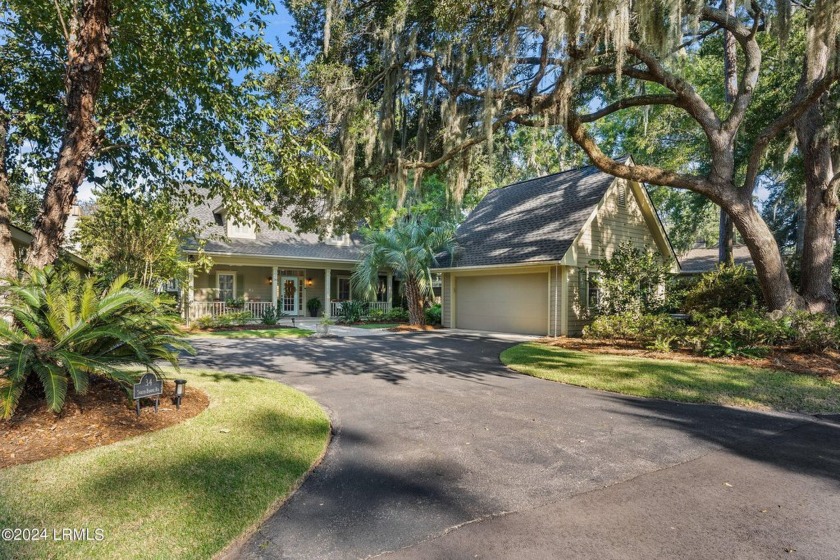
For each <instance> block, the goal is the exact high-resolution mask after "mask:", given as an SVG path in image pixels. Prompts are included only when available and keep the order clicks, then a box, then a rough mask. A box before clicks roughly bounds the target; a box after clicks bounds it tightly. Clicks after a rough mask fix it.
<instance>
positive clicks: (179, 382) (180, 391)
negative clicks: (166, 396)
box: [175, 379, 187, 410]
mask: <svg viewBox="0 0 840 560" xmlns="http://www.w3.org/2000/svg"><path fill="white" fill-rule="evenodd" d="M186 384H187V380H186V379H176V380H175V408H176V409H178V410H180V409H181V399H182V398H184V388H185V385H186Z"/></svg>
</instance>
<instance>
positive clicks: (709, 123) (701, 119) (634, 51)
mask: <svg viewBox="0 0 840 560" xmlns="http://www.w3.org/2000/svg"><path fill="white" fill-rule="evenodd" d="M627 52H628V53H629V54H631V55H633V56H635V57H636V58H638V59H639V60H641V61H642V62H644V64H645V66H647V67H648V71H649V72H650V74H651V75H652V76H653V77H654V81H656V82H658V83H659V84H661V85H663V86H665V87H666V88H668V89H670V90H671V91H673V92H674V93H675V94H677V95H678V96H679V97H680V98H681V100H682V101H683V103H684V104H685V107H684V109H685V110H686V112H687V113H688V114H689V115H691V116H692V117H694V120H696V121H697V122H698V123H700V126H701V127H702V128H703V131H704V132H705V133H706V136H709V137H711V136H713V135H714V134H715V133H716V132H717V131H718V130H720V119H718V116H717V115H716V114H715V112H714V110H713V109H712V108H711V107H710V106H709V104H708V103H706V100H705V99H703V98H702V97H701V96H700V95H699V94H698V93H697V92H696V91H695V90H694V87H692V85H691V84H689V83H688V82H687V81H686V80H684V79H683V78H680V77H679V76H677V75H676V74H673V73H671V72H669V71H668V70H667V69H665V67H664V66H663V65H662V63H661V62H659V60H658V59H657V58H656V57H655V56H654V55H653V54H651V53H650V52H648V51H646V50H645V49H643V48H642V47H640V46H639V45H637V44H635V43H630V44H629V45H628V46H627Z"/></svg>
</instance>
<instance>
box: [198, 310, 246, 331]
mask: <svg viewBox="0 0 840 560" xmlns="http://www.w3.org/2000/svg"><path fill="white" fill-rule="evenodd" d="M250 320H251V312H250V311H235V312H229V313H224V314H222V315H216V316H215V317H211V316H210V315H205V316H204V317H199V318H198V319H196V320H195V321H194V324H195V326H197V327H198V328H200V329H216V328H220V327H236V326H239V325H245V324H247V323H248V322H249V321H250Z"/></svg>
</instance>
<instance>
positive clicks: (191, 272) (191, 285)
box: [184, 266, 195, 326]
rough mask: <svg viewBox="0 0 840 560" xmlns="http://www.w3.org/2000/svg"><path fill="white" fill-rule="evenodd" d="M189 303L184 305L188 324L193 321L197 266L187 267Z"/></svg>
mask: <svg viewBox="0 0 840 560" xmlns="http://www.w3.org/2000/svg"><path fill="white" fill-rule="evenodd" d="M186 295H187V304H186V305H185V306H184V307H186V309H185V310H184V318H185V319H186V320H187V326H189V324H190V322H191V321H192V308H193V302H194V301H195V268H194V267H192V266H191V267H189V268H188V269H187V294H186Z"/></svg>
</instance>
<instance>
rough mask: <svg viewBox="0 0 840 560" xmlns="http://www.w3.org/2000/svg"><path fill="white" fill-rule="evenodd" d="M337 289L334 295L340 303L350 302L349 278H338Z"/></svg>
mask: <svg viewBox="0 0 840 560" xmlns="http://www.w3.org/2000/svg"><path fill="white" fill-rule="evenodd" d="M336 282H337V287H338V289H337V290H336V295H337V296H338V299H339V300H340V301H349V300H350V278H348V277H347V276H339V277H338V278H337V279H336Z"/></svg>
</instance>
